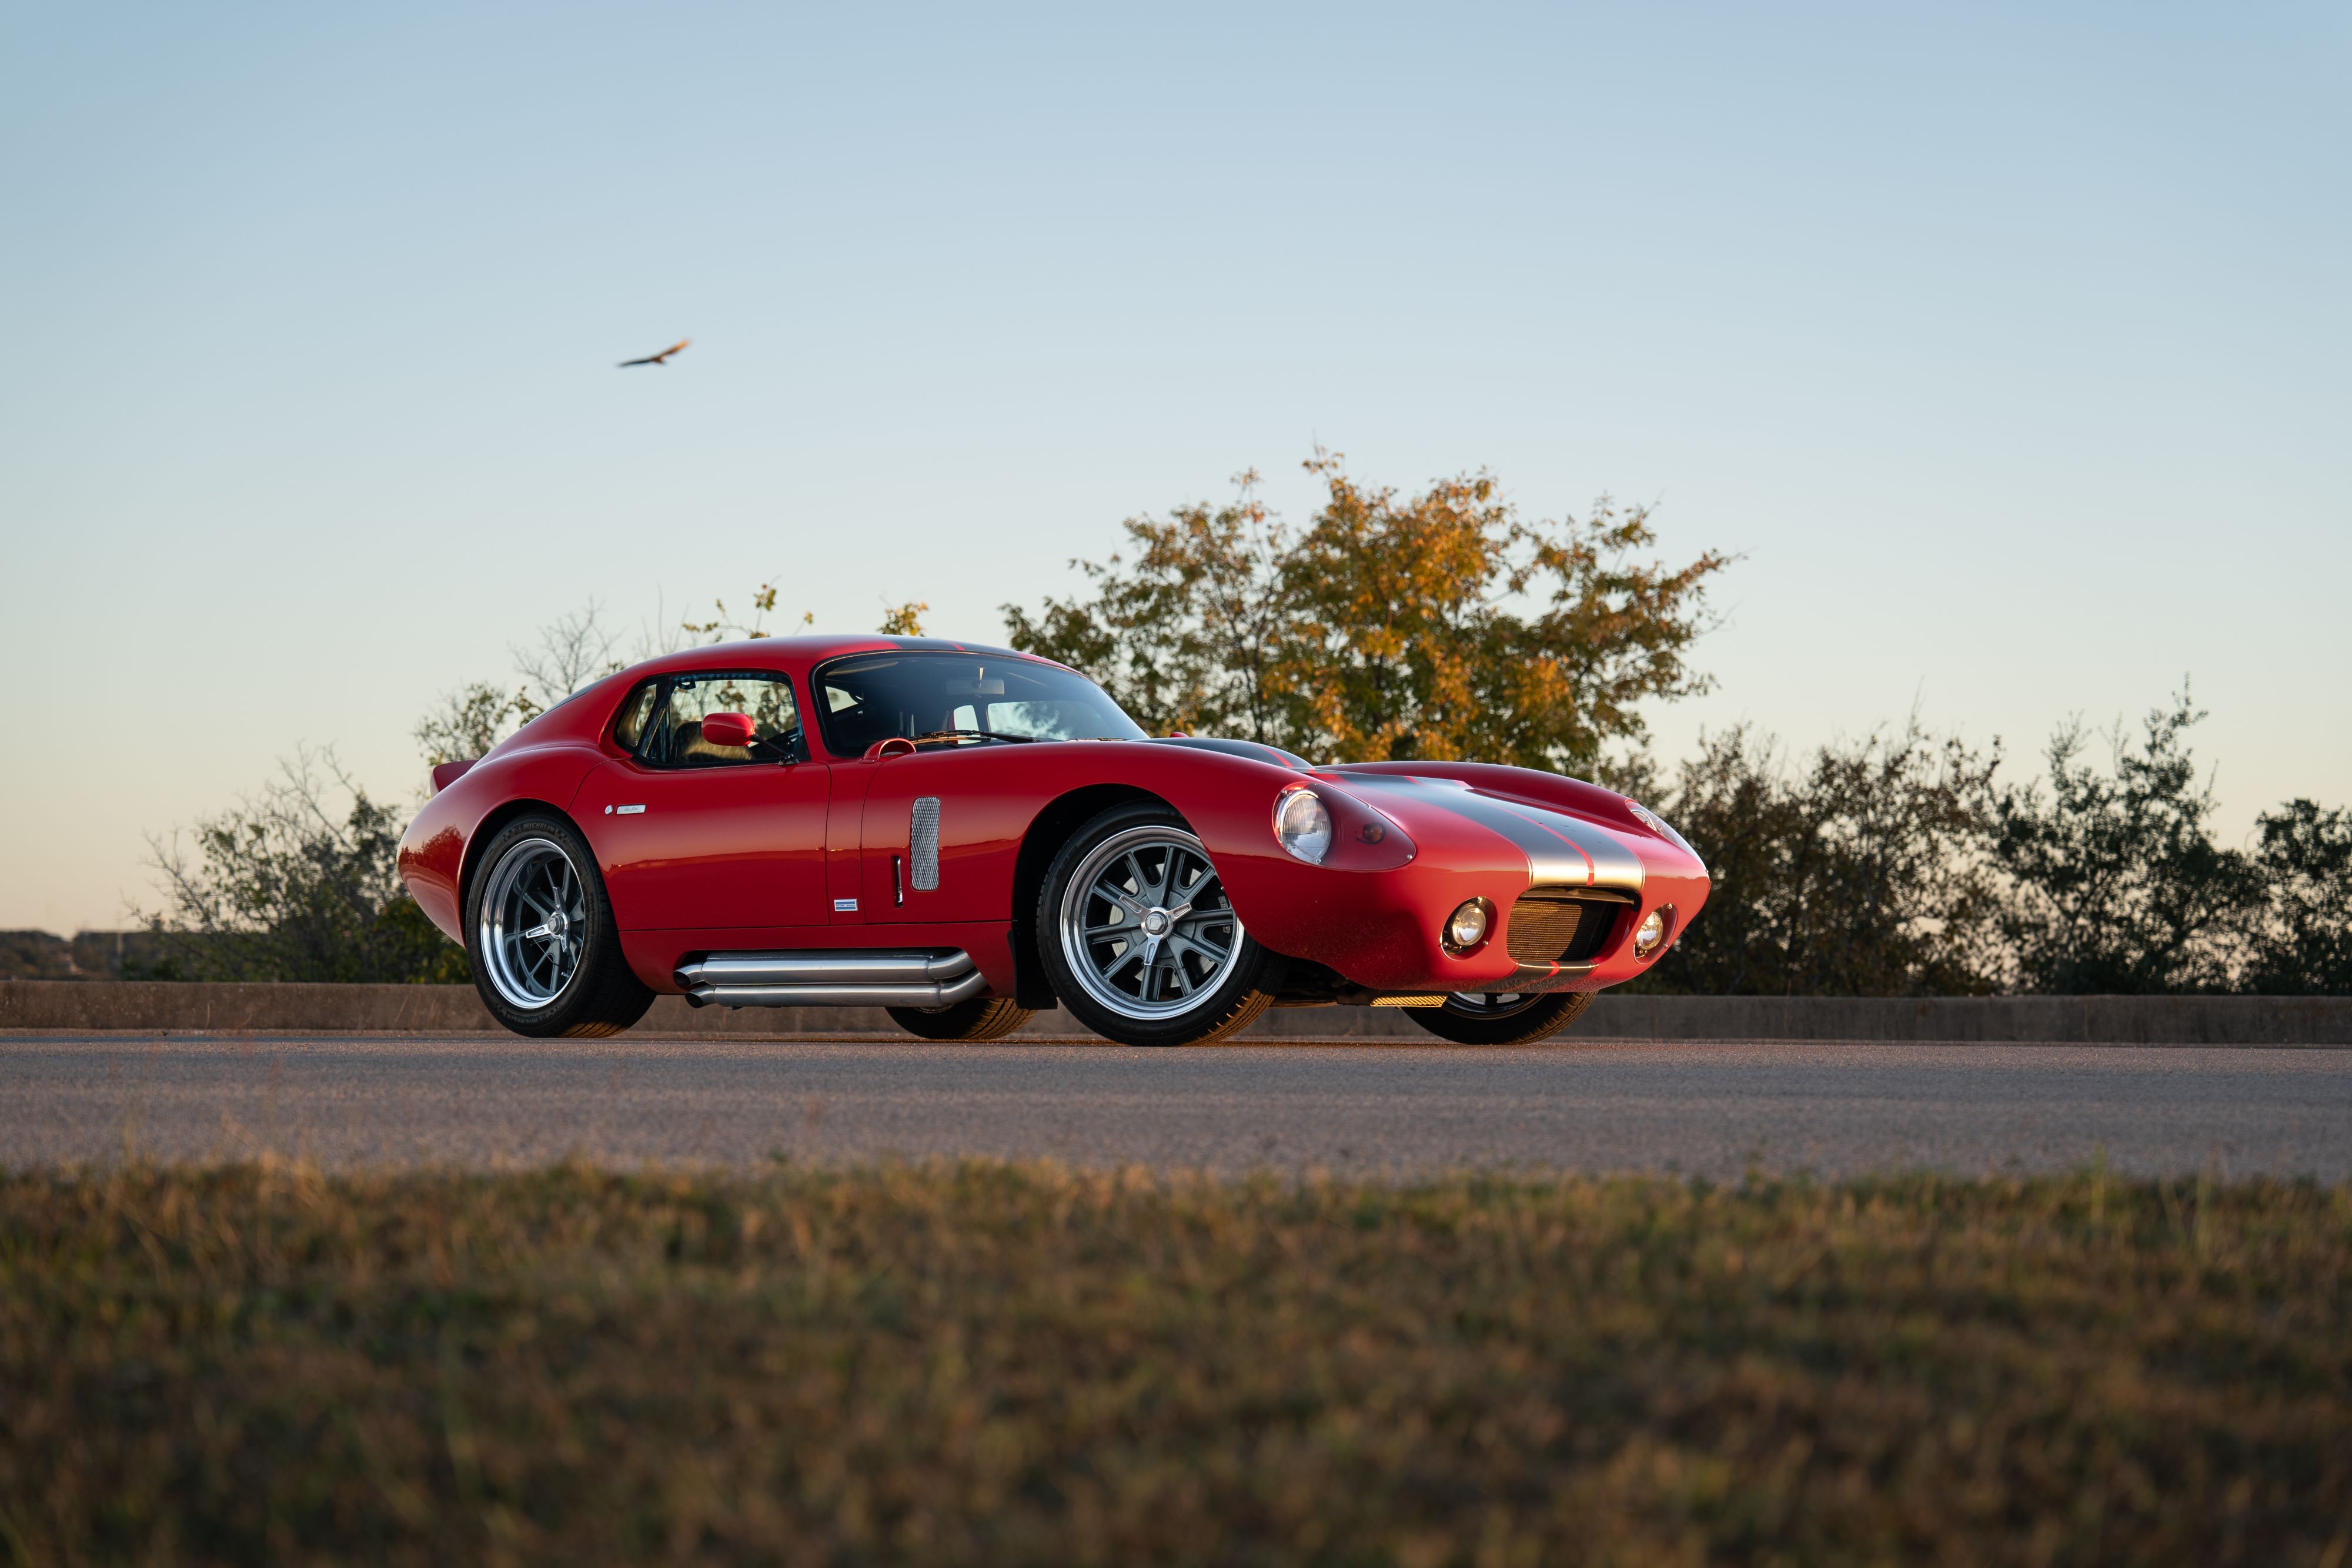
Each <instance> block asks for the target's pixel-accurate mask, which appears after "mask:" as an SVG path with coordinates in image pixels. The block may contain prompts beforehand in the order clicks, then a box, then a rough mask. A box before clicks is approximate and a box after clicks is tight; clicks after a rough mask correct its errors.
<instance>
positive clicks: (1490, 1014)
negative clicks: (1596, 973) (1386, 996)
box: [1407, 991, 1593, 1045]
mask: <svg viewBox="0 0 2352 1568" xmlns="http://www.w3.org/2000/svg"><path fill="white" fill-rule="evenodd" d="M1592 995H1593V994H1592V993H1591V991H1549V992H1517V993H1500V994H1495V995H1485V994H1481V993H1479V992H1476V991H1463V992H1460V993H1458V994H1457V995H1454V996H1451V997H1448V998H1445V1005H1444V1007H1437V1008H1414V1009H1412V1010H1411V1012H1410V1013H1409V1014H1408V1015H1407V1016H1409V1017H1410V1018H1411V1019H1412V1021H1413V1022H1415V1023H1417V1024H1419V1025H1420V1026H1421V1027H1422V1028H1423V1029H1425V1030H1428V1031H1429V1032H1430V1033H1432V1034H1433V1035H1435V1036H1437V1038H1438V1039H1440V1040H1452V1041H1453V1042H1454V1044H1456V1045H1528V1044H1530V1043H1532V1042H1534V1041H1536V1040H1541V1039H1543V1038H1544V1037H1545V1036H1547V1035H1552V1034H1557V1033H1559V1031H1560V1030H1564V1029H1566V1028H1567V1027H1568V1026H1569V1025H1570V1024H1571V1023H1574V1022H1575V1021H1576V1020H1577V1019H1578V1018H1579V1017H1580V1016H1581V1015H1582V1013H1583V1011H1584V1009H1587V1008H1589V1007H1591V1005H1592Z"/></svg>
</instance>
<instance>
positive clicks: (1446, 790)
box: [1347, 773, 1643, 893]
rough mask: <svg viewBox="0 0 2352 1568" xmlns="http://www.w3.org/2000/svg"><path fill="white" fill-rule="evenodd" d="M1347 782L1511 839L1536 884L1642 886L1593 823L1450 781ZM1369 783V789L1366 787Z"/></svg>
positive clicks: (1359, 778) (1634, 889)
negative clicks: (1390, 792) (1420, 803)
mask: <svg viewBox="0 0 2352 1568" xmlns="http://www.w3.org/2000/svg"><path fill="white" fill-rule="evenodd" d="M1347 783H1348V788H1349V789H1364V790H1365V793H1367V794H1372V795H1377V794H1379V793H1380V792H1381V790H1382V789H1394V790H1396V791H1397V792H1398V793H1400V794H1407V795H1412V796H1415V797H1417V798H1419V799H1421V800H1425V801H1427V802H1428V803H1429V804H1431V805H1433V806H1443V807H1444V808H1445V810H1449V811H1451V812H1453V813H1454V815H1455V816H1457V817H1464V818H1466V819H1468V820H1469V821H1473V822H1475V823H1477V824H1478V825H1479V826H1480V827H1482V828H1485V829H1486V830H1487V831H1490V832H1493V833H1496V834H1499V835H1500V836H1501V837H1503V838H1506V839H1507V840H1509V841H1511V842H1512V843H1514V844H1517V846H1518V847H1519V849H1520V850H1521V851H1523V852H1525V853H1526V855H1527V857H1528V873H1529V876H1530V878H1531V880H1532V883H1533V885H1535V886H1538V887H1610V888H1618V889H1621V890H1622V891H1624V892H1626V893H1639V892H1640V891H1641V890H1642V882H1643V870H1642V860H1641V857H1640V856H1638V855H1636V854H1635V853H1634V852H1633V851H1632V850H1629V849H1627V848H1626V847H1625V846H1624V844H1622V842H1620V841H1618V839H1617V837H1616V836H1615V835H1614V834H1612V833H1611V832H1610V831H1609V830H1608V829H1606V828H1603V827H1601V825H1600V824H1599V823H1597V822H1588V821H1583V820H1582V819H1581V818H1578V817H1571V816H1570V815H1569V814H1568V813H1567V812H1565V811H1554V810H1548V809H1546V808H1544V807H1542V806H1534V805H1529V804H1528V802H1526V801H1524V800H1503V799H1501V798H1500V797H1498V796H1495V795H1488V794H1486V793H1483V792H1482V791H1480V790H1477V789H1472V788H1471V787H1470V786H1469V785H1467V784H1465V783H1463V782H1461V781H1460V780H1458V779H1428V778H1423V777H1420V776H1418V775H1414V774H1403V775H1397V774H1390V775H1385V776H1383V775H1380V774H1365V773H1350V774H1349V775H1347ZM1367 785H1370V786H1371V788H1370V789H1365V786H1367Z"/></svg>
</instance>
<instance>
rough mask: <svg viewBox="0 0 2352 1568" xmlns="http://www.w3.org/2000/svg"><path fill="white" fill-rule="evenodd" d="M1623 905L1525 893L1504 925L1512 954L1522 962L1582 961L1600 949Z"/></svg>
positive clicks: (1556, 895)
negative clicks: (1507, 922) (1507, 923)
mask: <svg viewBox="0 0 2352 1568" xmlns="http://www.w3.org/2000/svg"><path fill="white" fill-rule="evenodd" d="M1624 907H1625V905H1623V904H1597V903H1590V902H1587V901H1586V900H1583V899H1580V898H1569V897H1565V896H1563V895H1561V894H1557V893H1548V892H1540V891H1539V892H1535V893H1523V894H1520V895H1519V898H1518V902H1517V903H1516V904H1512V905H1511V919H1510V924H1509V925H1507V926H1506V927H1505V928H1504V933H1503V935H1504V937H1505V941H1506V945H1507V946H1508V947H1509V949H1510V954H1511V956H1512V957H1514V958H1516V959H1517V960H1518V961H1519V962H1520V963H1522V964H1554V963H1558V964H1581V963H1585V962H1587V961H1589V960H1590V959H1591V957H1592V956H1593V955H1594V954H1596V953H1598V952H1600V951H1601V947H1602V946H1604V945H1606V944H1607V942H1608V940H1609V933H1610V931H1611V930H1612V928H1613V927H1614V926H1615V925H1616V924H1617V912H1618V911H1619V910H1621V909H1623V908H1624Z"/></svg>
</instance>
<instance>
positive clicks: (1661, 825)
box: [1625, 800, 1698, 860]
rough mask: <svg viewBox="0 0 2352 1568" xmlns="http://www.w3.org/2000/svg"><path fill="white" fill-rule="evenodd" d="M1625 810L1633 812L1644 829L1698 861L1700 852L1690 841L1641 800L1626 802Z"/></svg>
mask: <svg viewBox="0 0 2352 1568" xmlns="http://www.w3.org/2000/svg"><path fill="white" fill-rule="evenodd" d="M1625 809H1626V810H1629V811H1631V812H1633V816H1634V818H1635V819H1636V820H1637V821H1640V822H1641V824H1642V825H1643V827H1645V828H1647V829H1649V830H1650V831H1652V832H1654V833H1655V834H1657V835H1658V837H1660V838H1662V839H1664V840H1665V841H1667V842H1668V843H1670V844H1672V845H1674V846H1675V848H1676V849H1678V850H1680V851H1682V852H1683V853H1685V854H1686V855H1688V856H1690V858H1691V859H1693V860H1696V859H1698V852H1697V851H1696V850H1695V849H1693V848H1691V847H1690V841H1689V840H1688V839H1685V838H1684V837H1683V836H1682V835H1681V834H1680V833H1678V832H1676V831H1675V830H1674V827H1673V825H1672V824H1671V823H1669V822H1668V821H1666V820H1665V819H1664V817H1661V816H1659V815H1658V814H1657V813H1656V812H1655V811H1653V810H1650V809H1649V808H1648V807H1647V806H1644V805H1643V804H1642V803H1641V802H1640V801H1639V800H1628V801H1626V802H1625Z"/></svg>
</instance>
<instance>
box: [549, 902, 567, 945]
mask: <svg viewBox="0 0 2352 1568" xmlns="http://www.w3.org/2000/svg"><path fill="white" fill-rule="evenodd" d="M571 925H572V917H571V916H570V915H566V914H564V913H563V911H562V910H560V909H559V910H557V911H556V912H555V913H554V914H552V915H549V916H548V917H547V934H548V935H549V936H554V937H557V938H561V937H562V935H563V933H564V932H565V931H566V930H568V929H570V927H571Z"/></svg>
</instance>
